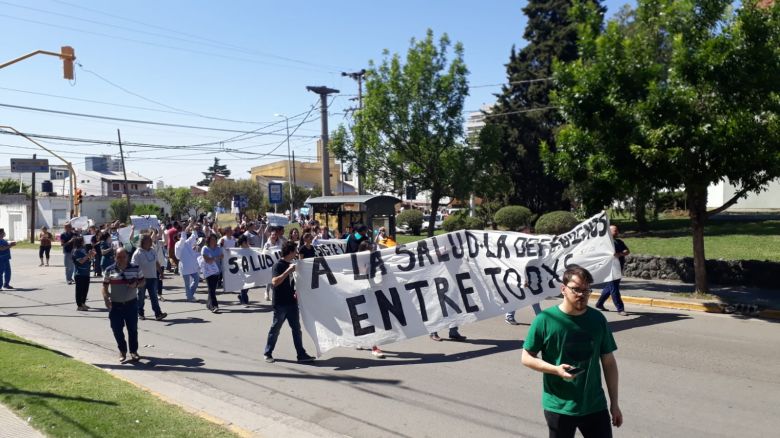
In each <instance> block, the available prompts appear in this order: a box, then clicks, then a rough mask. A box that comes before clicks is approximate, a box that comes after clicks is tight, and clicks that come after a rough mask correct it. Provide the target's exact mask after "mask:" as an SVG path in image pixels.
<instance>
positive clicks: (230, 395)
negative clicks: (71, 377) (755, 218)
mask: <svg viewBox="0 0 780 438" xmlns="http://www.w3.org/2000/svg"><path fill="white" fill-rule="evenodd" d="M35 257H36V254H35V253H34V252H33V251H30V250H14V259H13V261H12V264H13V269H14V280H13V282H12V283H13V285H14V286H15V287H16V288H17V289H16V290H14V291H5V290H4V291H3V292H2V293H0V312H2V313H0V328H11V329H13V328H15V327H16V328H19V327H27V328H29V327H35V328H36V329H37V330H36V331H35V332H36V333H37V335H36V337H37V338H38V339H39V340H44V341H47V343H48V344H49V345H52V344H53V345H55V346H57V347H58V348H62V349H64V350H66V351H67V352H68V353H69V354H72V355H74V356H76V357H80V358H87V360H89V361H91V362H93V363H95V364H96V365H98V366H100V367H103V368H106V369H109V370H112V372H116V373H119V374H122V375H123V376H125V377H127V378H130V379H134V380H137V381H140V382H141V383H143V384H146V385H150V384H152V385H157V386H158V387H156V388H155V389H157V390H158V391H159V392H161V393H163V394H164V395H166V396H168V397H170V398H173V399H177V398H179V399H184V401H185V404H189V405H198V406H195V407H196V408H200V409H205V410H206V411H209V412H211V413H212V414H214V415H216V416H222V417H223V418H224V417H230V416H231V413H241V415H243V416H244V417H246V416H247V415H249V416H251V418H250V419H247V418H244V419H243V420H246V421H245V422H244V424H246V423H251V421H250V420H252V419H254V420H257V421H255V422H254V424H257V422H258V421H260V422H262V421H266V422H267V424H270V423H273V422H276V423H285V424H286V425H288V426H290V427H293V428H303V429H302V430H303V431H308V432H310V433H313V434H315V435H322V434H323V433H324V432H328V431H330V432H335V433H336V434H343V435H349V436H360V437H376V436H414V437H422V436H431V437H444V436H479V437H508V436H518V435H519V436H532V437H536V436H545V435H546V427H545V425H544V420H543V416H542V412H541V408H540V397H541V376H540V375H538V374H535V373H533V372H531V371H530V370H527V369H525V368H523V367H522V366H521V365H520V363H519V358H520V348H521V346H522V339H523V337H524V336H525V334H526V331H527V329H528V327H527V326H526V325H521V326H517V327H512V326H508V325H506V324H504V323H503V321H502V320H501V319H500V318H496V319H493V320H490V321H483V322H480V323H476V324H472V325H469V326H466V327H464V328H462V330H461V331H462V333H463V334H464V335H466V336H468V337H469V342H467V343H455V342H441V343H436V342H432V341H430V340H429V339H427V338H417V339H413V340H409V341H405V342H401V343H398V344H394V345H390V346H387V348H386V351H387V352H388V357H387V358H386V359H384V360H380V359H373V358H371V357H370V354H369V352H367V351H356V350H348V349H337V350H334V351H331V352H329V353H328V354H327V355H326V356H324V357H323V358H321V360H319V361H318V362H316V364H315V365H298V364H296V363H294V361H289V359H294V351H293V348H292V345H291V344H292V342H291V338H290V334H289V330H288V329H286V328H285V330H283V332H282V335H281V336H280V341H279V345H278V347H277V352H276V354H275V356H276V357H277V358H278V359H279V360H278V362H277V363H275V364H266V363H264V362H263V361H262V347H263V344H264V341H265V335H266V332H267V330H268V327H269V325H270V313H269V308H268V307H266V306H265V305H264V304H265V303H261V304H260V305H255V306H253V307H251V308H248V309H245V308H243V307H241V306H238V305H236V304H235V302H236V301H235V298H234V295H230V294H225V295H222V296H221V297H222V298H226V299H228V302H229V303H231V305H224V304H223V305H222V306H221V308H223V309H224V310H225V312H224V313H223V314H220V315H213V314H211V313H210V312H207V311H206V310H205V308H204V307H205V306H204V305H198V304H192V303H186V302H183V290H182V289H181V280H179V279H176V280H169V281H168V282H167V283H166V284H167V285H168V286H172V287H173V289H172V290H168V291H166V297H168V301H166V302H164V303H163V306H164V310H165V311H167V312H168V313H169V314H170V316H169V319H168V320H166V321H163V322H157V321H141V322H140V337H141V345H142V348H141V354H142V355H144V356H146V357H148V358H149V359H147V360H146V361H145V362H144V364H142V365H138V366H137V368H135V369H133V368H132V366H129V365H125V366H119V365H116V364H115V362H116V354H115V352H114V348H115V347H114V344H113V338H112V336H111V332H110V329H109V326H108V321H107V318H106V313H105V312H101V311H90V312H88V313H86V314H85V313H83V312H77V311H76V310H75V304H73V300H74V297H73V296H74V293H73V287H72V286H66V285H65V284H64V281H63V278H64V274H63V268H62V267H61V266H62V258H61V255H60V254H59V253H58V254H57V255H56V256H55V258H54V262H55V264H56V265H58V266H56V267H49V268H39V267H37V260H36V258H35ZM201 292H202V291H201ZM201 296H203V295H201ZM250 298H251V299H252V300H253V301H255V300H260V299H262V294H261V293H260V292H256V291H252V292H250ZM556 303H557V301H556V300H548V301H546V302H545V303H544V304H545V306H549V305H555V304H556ZM89 304H90V305H92V306H93V307H96V308H100V307H102V304H101V300H100V294H99V285H98V283H96V282H95V281H93V284H92V287H91V289H90V294H89ZM147 306H149V304H148V303H147ZM628 311H629V312H631V313H632V314H631V315H630V316H629V317H619V316H618V315H616V314H615V313H610V314H608V315H607V317H608V319H609V320H610V324H611V327H612V329H613V331H614V332H615V337H616V340H617V343H618V347H619V349H618V351H617V352H616V355H617V359H618V363H619V366H620V380H621V405H622V409H623V413H624V417H625V425H624V426H623V427H622V428H621V429H620V430H619V432H618V434H617V436H632V437H633V436H636V437H647V436H659V437H694V436H729V437H733V436H740V437H749V436H773V435H775V434H776V433H777V430H778V429H779V428H780V419H779V418H778V415H777V406H778V402H780V366H778V364H780V347H778V346H780V325H778V324H777V323H776V322H770V321H763V320H756V319H740V318H738V317H733V316H729V315H711V314H703V313H694V312H684V311H658V310H657V309H651V308H643V307H641V306H635V307H631V306H629V307H628ZM3 313H4V314H5V315H3ZM147 313H149V310H147ZM532 315H533V314H532V312H531V311H530V310H528V309H523V310H521V311H519V312H518V315H517V316H518V319H519V320H520V321H529V320H530V319H531V318H532ZM30 333H32V331H31V332H30ZM305 345H306V346H307V348H308V349H309V351H313V346H312V344H311V341H310V340H309V339H308V338H306V344H305ZM87 351H92V353H93V354H91V355H86V353H85V352H87ZM123 369H124V370H123ZM149 379H157V380H154V381H155V382H157V383H149V382H150V380H149ZM169 383H170V384H171V385H173V384H174V383H175V384H177V385H179V386H170V385H169ZM176 388H179V389H176ZM181 388H184V389H186V391H184V390H181ZM182 391H184V392H182ZM185 394H193V395H192V396H186V395H185ZM195 395H197V396H195ZM198 396H199V397H201V399H202V400H201V401H200V402H199V401H198ZM203 400H205V401H203ZM233 407H235V408H233ZM241 415H238V414H236V416H234V417H233V420H234V421H236V424H239V425H241V424H242V421H243V420H242V419H241V418H238V417H241ZM261 420H262V421H261ZM256 430H260V431H261V432H263V433H264V434H265V435H267V436H278V435H279V434H280V433H274V432H273V429H272V428H260V427H258V428H257V429H256Z"/></svg>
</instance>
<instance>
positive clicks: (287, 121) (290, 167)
mask: <svg viewBox="0 0 780 438" xmlns="http://www.w3.org/2000/svg"><path fill="white" fill-rule="evenodd" d="M274 115H275V116H276V117H284V124H285V126H286V127H287V185H288V186H290V217H292V214H293V176H292V174H293V172H294V170H293V167H294V166H295V165H294V164H293V159H292V158H291V157H290V119H289V118H288V117H287V116H285V115H284V114H279V113H276V114H274Z"/></svg>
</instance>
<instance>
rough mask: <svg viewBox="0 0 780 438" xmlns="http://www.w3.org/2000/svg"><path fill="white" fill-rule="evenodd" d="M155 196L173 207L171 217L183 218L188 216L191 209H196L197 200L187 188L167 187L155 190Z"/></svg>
mask: <svg viewBox="0 0 780 438" xmlns="http://www.w3.org/2000/svg"><path fill="white" fill-rule="evenodd" d="M154 195H155V196H157V197H158V198H160V199H162V200H164V201H166V202H167V203H168V204H169V205H170V206H171V217H173V218H181V217H182V216H188V215H189V212H190V209H191V208H194V206H195V205H196V203H197V200H196V199H195V197H194V196H192V192H191V191H190V189H189V188H187V187H165V188H163V189H159V190H155V191H154Z"/></svg>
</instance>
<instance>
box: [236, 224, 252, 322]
mask: <svg viewBox="0 0 780 438" xmlns="http://www.w3.org/2000/svg"><path fill="white" fill-rule="evenodd" d="M237 242H238V247H239V248H243V249H249V248H251V247H250V246H249V239H247V237H246V236H244V235H241V236H239V237H238V240H237ZM238 302H239V303H240V304H243V305H244V307H249V289H241V292H239V293H238Z"/></svg>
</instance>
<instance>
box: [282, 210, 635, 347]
mask: <svg viewBox="0 0 780 438" xmlns="http://www.w3.org/2000/svg"><path fill="white" fill-rule="evenodd" d="M614 253H615V249H614V246H613V243H612V238H611V236H610V234H609V219H608V218H607V215H606V213H601V214H599V215H596V216H594V217H592V218H590V219H588V220H587V221H585V222H583V223H581V224H579V225H578V226H577V227H576V228H574V229H573V230H572V231H570V232H568V233H566V234H562V235H559V236H547V235H530V234H523V233H515V232H500V231H457V232H453V233H447V234H444V235H440V236H435V237H431V238H427V239H423V240H420V241H417V242H414V243H410V244H406V245H398V246H396V247H394V248H387V249H383V250H381V251H375V252H362V253H357V254H346V255H337V256H331V257H315V258H313V259H305V260H301V261H299V262H298V263H297V267H296V271H297V279H296V289H297V292H298V300H299V304H300V307H301V314H302V318H303V324H304V326H305V327H306V331H307V332H308V333H309V335H310V336H311V337H312V339H313V340H314V342H315V344H316V345H317V353H318V355H319V354H321V353H322V352H325V351H327V350H329V349H331V348H334V347H338V346H342V347H370V346H372V345H384V344H388V343H392V342H396V341H399V340H402V339H408V338H413V337H416V336H422V335H427V334H429V333H432V332H434V331H437V330H441V329H445V328H448V327H453V326H460V325H463V324H468V323H471V322H475V321H478V320H482V319H487V318H491V317H494V316H497V315H502V314H504V313H505V312H509V311H512V310H516V309H519V308H521V307H525V306H529V305H531V304H533V303H536V302H539V301H540V300H542V299H543V298H545V297H547V296H555V295H558V294H559V293H560V284H561V275H562V274H563V271H564V270H565V269H566V267H567V266H569V265H571V264H577V265H580V266H582V267H584V268H586V269H588V270H589V271H590V272H591V274H592V275H593V277H594V280H595V282H596V283H599V282H604V281H608V280H611V279H612V278H613V276H615V277H614V278H619V277H618V276H619V275H620V269H619V264H618V265H617V269H615V268H614V265H615V264H616V263H615V262H616V258H615V257H614ZM613 271H614V272H613Z"/></svg>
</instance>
